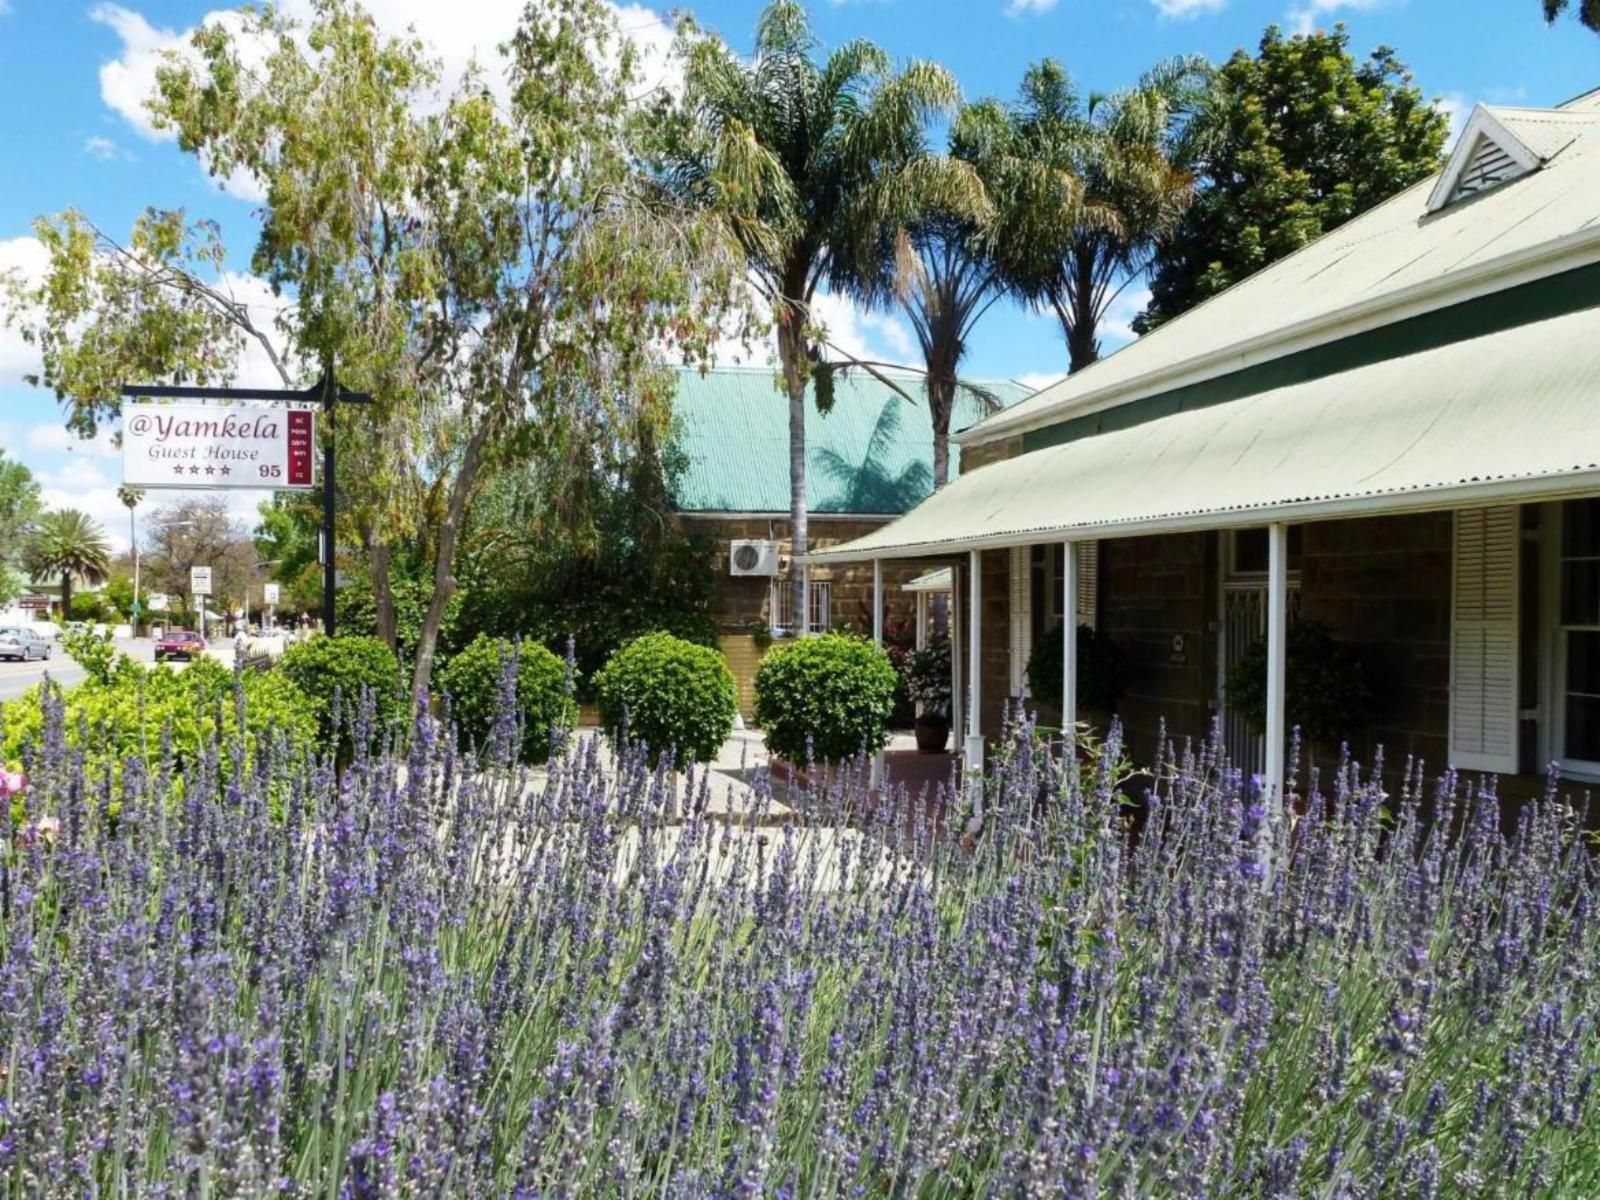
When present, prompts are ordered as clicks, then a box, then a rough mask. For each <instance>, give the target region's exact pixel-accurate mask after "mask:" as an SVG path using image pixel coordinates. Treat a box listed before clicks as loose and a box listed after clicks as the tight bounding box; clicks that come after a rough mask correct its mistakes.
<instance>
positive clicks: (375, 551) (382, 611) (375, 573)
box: [369, 541, 400, 653]
mask: <svg viewBox="0 0 1600 1200" xmlns="http://www.w3.org/2000/svg"><path fill="white" fill-rule="evenodd" d="M369 554H370V557H371V563H372V598H373V602H374V604H375V605H376V607H377V620H378V637H379V638H380V639H381V640H382V641H383V644H384V645H386V646H388V647H389V649H391V650H393V651H395V652H396V653H399V650H400V646H399V641H400V638H399V631H398V629H397V628H396V625H397V624H398V622H397V621H396V618H395V612H394V588H393V587H392V586H391V585H390V583H389V559H390V556H391V552H390V549H389V544H388V543H387V542H382V541H375V542H373V543H372V546H371V548H370V550H369Z"/></svg>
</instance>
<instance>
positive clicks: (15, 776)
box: [0, 771, 28, 796]
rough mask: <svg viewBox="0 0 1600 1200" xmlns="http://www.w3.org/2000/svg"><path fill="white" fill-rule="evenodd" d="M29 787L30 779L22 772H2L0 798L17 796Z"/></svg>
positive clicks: (0, 772) (0, 773)
mask: <svg viewBox="0 0 1600 1200" xmlns="http://www.w3.org/2000/svg"><path fill="white" fill-rule="evenodd" d="M27 786H28V777H27V776H26V775H24V774H22V773H21V772H20V771H0V796H15V795H18V794H20V793H21V791H22V789H23V788H25V787H27Z"/></svg>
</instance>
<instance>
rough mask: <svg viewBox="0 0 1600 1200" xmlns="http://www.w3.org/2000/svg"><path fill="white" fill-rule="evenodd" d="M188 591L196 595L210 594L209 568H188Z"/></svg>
mask: <svg viewBox="0 0 1600 1200" xmlns="http://www.w3.org/2000/svg"><path fill="white" fill-rule="evenodd" d="M189 591H190V592H192V593H193V594H194V595H196V596H209V595H211V568H210V567H190V568H189Z"/></svg>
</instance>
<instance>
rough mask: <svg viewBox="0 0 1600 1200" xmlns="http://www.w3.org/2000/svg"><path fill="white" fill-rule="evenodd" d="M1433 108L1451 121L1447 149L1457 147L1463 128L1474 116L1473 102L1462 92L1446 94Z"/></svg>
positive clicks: (1435, 102)
mask: <svg viewBox="0 0 1600 1200" xmlns="http://www.w3.org/2000/svg"><path fill="white" fill-rule="evenodd" d="M1433 106H1434V108H1436V109H1438V110H1439V111H1440V112H1442V113H1443V114H1444V115H1445V116H1446V117H1447V118H1449V121H1450V137H1449V140H1448V141H1446V143H1445V146H1446V148H1448V147H1450V146H1453V145H1455V142H1456V138H1458V137H1460V136H1461V127H1462V126H1463V125H1465V124H1466V123H1467V117H1468V116H1470V115H1471V114H1472V101H1471V100H1468V99H1467V97H1466V95H1465V94H1464V93H1462V92H1446V93H1445V94H1444V95H1443V96H1440V97H1439V98H1438V99H1437V100H1435V101H1434V102H1433Z"/></svg>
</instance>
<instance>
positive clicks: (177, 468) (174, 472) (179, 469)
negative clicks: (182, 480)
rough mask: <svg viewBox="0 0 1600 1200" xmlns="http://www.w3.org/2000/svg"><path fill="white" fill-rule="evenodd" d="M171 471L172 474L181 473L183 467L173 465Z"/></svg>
mask: <svg viewBox="0 0 1600 1200" xmlns="http://www.w3.org/2000/svg"><path fill="white" fill-rule="evenodd" d="M172 473H173V474H174V475H182V474H183V468H182V467H181V466H179V467H173V468H172Z"/></svg>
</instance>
